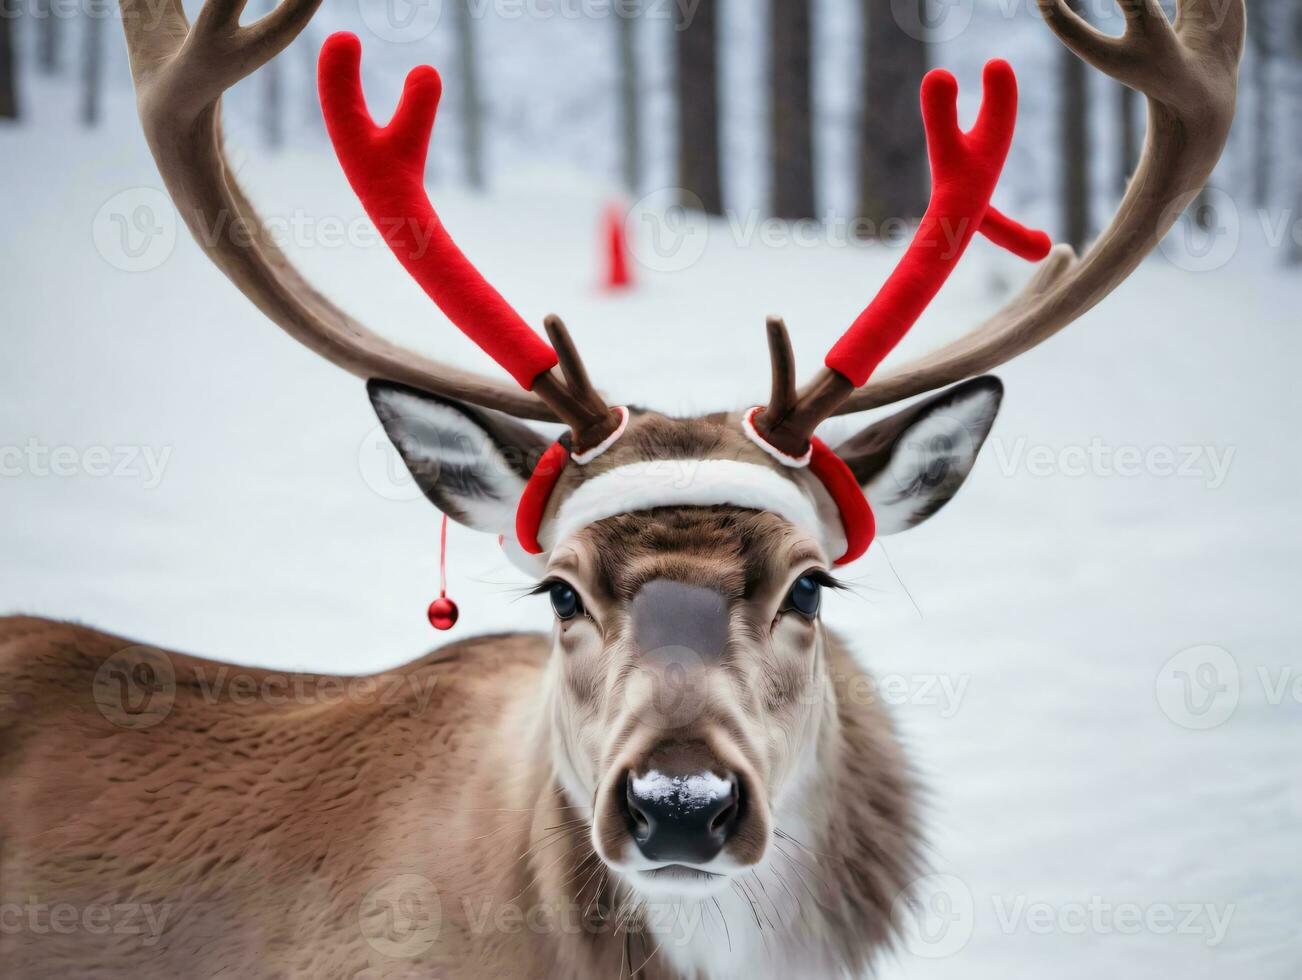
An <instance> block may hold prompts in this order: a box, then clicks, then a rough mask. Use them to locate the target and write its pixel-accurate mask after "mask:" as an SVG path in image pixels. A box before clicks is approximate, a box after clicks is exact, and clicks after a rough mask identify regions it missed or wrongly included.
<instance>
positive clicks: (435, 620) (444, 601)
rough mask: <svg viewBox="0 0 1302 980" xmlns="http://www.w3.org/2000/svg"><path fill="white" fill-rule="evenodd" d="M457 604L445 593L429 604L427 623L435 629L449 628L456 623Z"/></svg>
mask: <svg viewBox="0 0 1302 980" xmlns="http://www.w3.org/2000/svg"><path fill="white" fill-rule="evenodd" d="M459 615H460V612H459V611H458V610H457V604H456V603H455V602H453V601H452V600H451V599H449V598H448V597H447V596H445V595H441V596H439V597H438V598H437V599H435V600H434V601H433V602H431V603H430V604H429V624H430V625H431V626H433V627H434V628H435V629H436V630H450V629H452V627H454V626H456V625H457V616H459Z"/></svg>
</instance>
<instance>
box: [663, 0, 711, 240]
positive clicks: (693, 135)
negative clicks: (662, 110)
mask: <svg viewBox="0 0 1302 980" xmlns="http://www.w3.org/2000/svg"><path fill="white" fill-rule="evenodd" d="M674 10H675V22H674V45H675V53H676V56H677V79H676V85H677V89H678V93H677V94H678V186H679V189H680V190H681V192H682V197H683V201H682V203H683V204H684V205H685V206H687V207H699V208H701V209H702V210H703V211H705V213H706V214H723V185H722V180H721V177H720V172H719V66H718V6H717V2H716V0H700V2H699V3H698V4H697V6H696V9H695V14H694V15H693V12H692V9H691V4H685V3H675V4H674Z"/></svg>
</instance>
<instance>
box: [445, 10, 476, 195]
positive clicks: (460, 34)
mask: <svg viewBox="0 0 1302 980" xmlns="http://www.w3.org/2000/svg"><path fill="white" fill-rule="evenodd" d="M474 2H475V0H456V2H454V3H453V4H452V7H453V11H454V13H455V15H456V16H455V21H456V31H457V52H458V54H459V64H458V67H459V68H460V70H461V84H460V86H459V89H460V92H461V125H462V127H463V128H462V134H461V136H462V152H463V154H464V160H465V173H466V181H467V182H468V183H469V184H470V186H471V187H473V188H475V190H482V189H483V187H484V103H483V99H482V98H481V96H480V93H479V57H478V53H477V52H476V49H475V19H474V9H473V5H474Z"/></svg>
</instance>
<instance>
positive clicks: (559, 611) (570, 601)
mask: <svg viewBox="0 0 1302 980" xmlns="http://www.w3.org/2000/svg"><path fill="white" fill-rule="evenodd" d="M547 594H548V595H549V596H550V597H551V600H552V611H553V612H555V613H556V618H557V619H561V620H565V619H573V618H574V617H575V616H577V615H578V614H579V613H581V612H583V603H582V602H581V601H579V594H578V593H577V592H575V591H574V587H573V586H571V585H568V584H566V583H565V582H553V583H552V584H551V588H550V589H548V590H547Z"/></svg>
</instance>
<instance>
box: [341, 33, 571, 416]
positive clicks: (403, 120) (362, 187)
mask: <svg viewBox="0 0 1302 980" xmlns="http://www.w3.org/2000/svg"><path fill="white" fill-rule="evenodd" d="M361 63H362V43H361V41H359V40H358V39H357V36H356V35H354V34H348V33H339V34H332V35H331V36H330V37H329V38H327V39H326V42H325V45H324V46H323V47H322V48H321V58H320V62H319V64H318V66H317V86H318V88H319V89H320V94H321V108H322V110H323V111H324V114H325V122H326V131H327V132H328V133H329V134H330V141H331V142H332V143H333V144H334V147H335V153H336V154H337V155H338V157H339V162H340V164H341V165H342V166H343V169H344V174H345V175H346V176H347V177H348V183H349V184H351V185H352V188H353V191H354V192H355V193H356V194H357V196H358V198H360V199H361V202H362V207H363V208H365V209H366V213H367V214H368V215H369V216H370V218H371V220H372V221H373V222H374V223H375V227H376V228H377V229H379V231H380V234H382V235H383V236H384V242H385V244H386V245H388V246H389V248H390V249H391V250H392V252H393V254H394V255H395V256H397V259H398V261H399V262H401V263H402V265H403V267H404V268H405V269H406V270H407V271H408V272H409V273H411V277H412V278H413V279H415V280H416V282H418V283H420V286H421V288H422V289H424V290H425V292H426V293H428V294H429V298H430V299H432V300H433V301H434V303H435V305H437V306H438V308H439V309H441V310H442V311H443V312H444V313H445V314H447V317H448V319H449V320H451V321H452V322H453V323H454V324H456V326H457V328H458V329H459V330H460V331H461V332H462V333H464V334H465V335H466V336H467V337H469V338H470V339H471V340H473V341H474V342H475V343H476V344H478V345H479V347H480V348H481V349H482V350H483V351H484V353H486V354H488V356H489V357H491V358H492V359H493V360H495V361H496V362H497V363H498V364H500V365H501V366H502V367H503V368H505V369H506V372H507V373H508V374H509V375H511V377H513V378H514V379H515V381H516V383H517V384H518V385H520V387H522V388H524V389H525V390H527V391H531V390H532V389H533V385H534V381H535V380H536V379H537V378H538V376H539V375H541V374H544V373H546V372H547V371H550V370H551V369H552V368H554V367H555V366H556V364H557V357H556V351H554V350H553V349H552V348H551V347H550V346H549V345H548V344H547V342H546V341H544V340H543V339H542V338H541V337H539V336H538V334H537V333H536V332H535V331H534V330H533V329H532V328H531V327H530V326H529V325H528V324H527V323H525V322H524V319H523V318H522V317H521V316H520V314H519V313H517V312H516V311H515V310H514V309H512V307H511V305H510V304H509V303H507V301H506V300H505V299H503V298H502V295H501V293H499V292H498V291H497V290H496V289H494V288H493V287H492V285H491V284H489V282H488V281H487V280H486V279H485V278H484V277H483V276H482V275H481V274H480V272H479V270H478V269H476V268H475V267H474V265H472V264H471V262H470V260H469V259H467V258H466V256H465V254H464V253H463V252H462V251H461V249H459V248H458V247H457V244H456V242H454V241H453V240H452V237H451V236H450V235H449V234H448V232H447V229H446V228H444V226H443V222H442V221H441V220H439V216H438V213H437V212H436V211H435V210H434V206H433V205H432V204H431V203H430V199H429V197H428V195H427V194H426V193H425V158H426V156H427V155H428V153H429V140H430V134H431V131H432V130H433V127H434V117H435V114H436V113H437V112H438V105H439V97H440V96H441V95H442V93H443V83H442V81H441V80H440V79H439V74H438V72H436V71H435V70H434V69H433V68H431V67H429V66H428V65H422V66H420V67H419V68H413V69H412V70H411V72H410V73H409V74H408V75H407V80H406V82H405V83H404V84H403V87H402V97H401V98H400V99H399V100H398V108H397V109H395V110H394V113H393V118H392V119H391V120H390V121H389V124H388V125H387V126H383V127H381V126H377V125H375V122H374V120H372V119H371V114H370V112H369V111H368V110H367V108H366V96H365V95H364V94H363V93H362V78H361Z"/></svg>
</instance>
